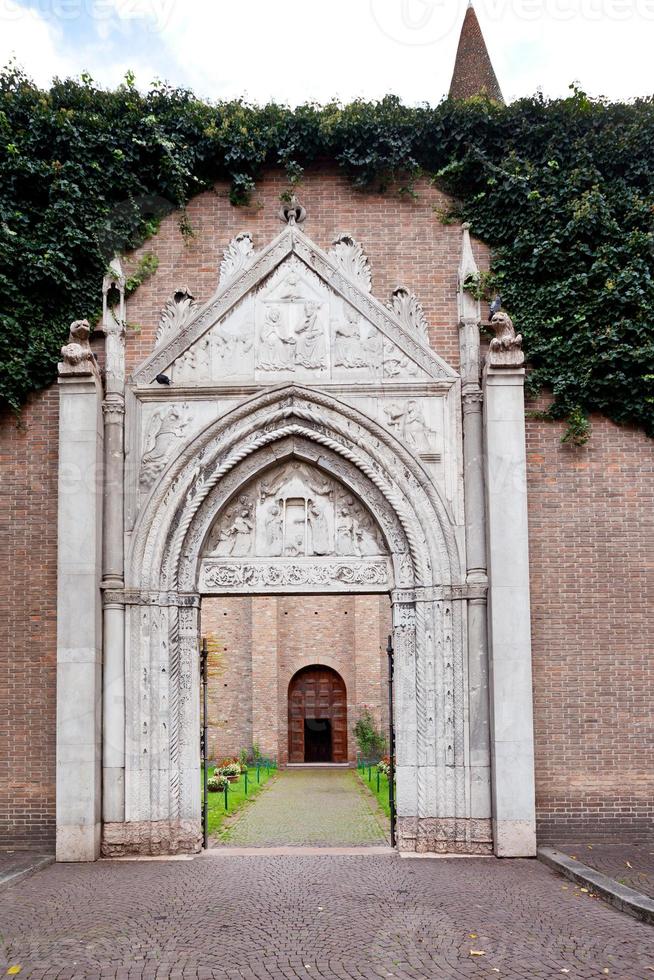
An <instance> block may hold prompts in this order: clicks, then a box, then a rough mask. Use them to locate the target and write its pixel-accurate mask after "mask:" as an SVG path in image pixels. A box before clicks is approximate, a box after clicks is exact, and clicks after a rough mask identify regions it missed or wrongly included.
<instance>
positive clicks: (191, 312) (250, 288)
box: [134, 224, 456, 387]
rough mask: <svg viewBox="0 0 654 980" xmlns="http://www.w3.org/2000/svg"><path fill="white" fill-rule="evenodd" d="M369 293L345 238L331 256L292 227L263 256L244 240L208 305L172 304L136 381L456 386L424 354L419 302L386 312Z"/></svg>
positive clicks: (181, 299) (180, 300) (230, 254)
mask: <svg viewBox="0 0 654 980" xmlns="http://www.w3.org/2000/svg"><path fill="white" fill-rule="evenodd" d="M191 285H192V284H191ZM370 288H371V277H370V269H369V266H368V261H367V259H366V257H365V254H364V252H363V249H362V247H361V245H360V244H359V243H357V242H355V241H354V240H353V239H351V238H349V236H341V237H340V238H339V239H337V240H336V242H335V244H334V246H333V247H332V250H331V252H330V253H329V254H327V253H326V252H323V251H322V250H321V249H320V248H319V247H318V246H317V245H316V244H315V243H313V242H312V241H311V240H310V239H308V238H307V237H306V235H304V234H303V232H302V231H300V230H299V228H298V227H297V225H295V224H293V225H289V226H288V227H287V228H286V230H285V231H283V232H282V233H281V235H279V236H278V237H277V238H276V239H275V240H274V241H273V242H271V243H270V244H269V245H268V246H267V247H265V248H263V249H260V250H259V251H255V249H254V246H253V243H252V239H251V237H250V236H249V234H245V233H244V234H243V235H240V236H238V237H237V238H236V239H234V240H233V241H232V242H231V243H230V244H229V245H228V246H227V248H226V249H225V258H224V260H223V263H222V266H221V275H220V282H219V285H218V288H217V291H216V293H215V294H214V295H213V296H212V298H211V299H210V300H209V301H208V302H207V303H205V304H204V305H203V306H201V305H198V304H193V303H192V298H191V297H190V293H189V292H188V290H186V291H185V292H184V294H183V296H182V294H179V296H177V295H176V297H175V301H171V302H170V303H169V304H168V306H167V308H166V310H165V311H164V313H163V314H162V324H164V326H165V329H163V328H162V329H160V331H159V335H158V345H157V347H156V348H155V350H154V352H153V353H152V354H151V355H150V357H149V358H148V359H147V360H146V361H145V362H144V363H143V364H142V365H141V366H140V367H139V368H138V369H137V370H136V372H135V373H134V381H135V383H136V385H137V386H140V385H146V386H147V385H149V384H151V383H152V381H153V380H154V379H155V377H156V376H157V374H161V373H165V374H167V375H168V376H169V377H171V379H172V381H173V383H174V384H175V385H179V386H182V387H193V386H214V385H226V384H234V383H239V384H244V383H249V384H278V383H279V382H281V381H286V380H296V381H299V382H304V383H311V382H316V383H321V382H337V383H343V384H348V383H355V384H357V383H359V382H363V383H371V382H381V381H384V380H389V381H392V380H400V381H401V380H405V379H406V380H418V381H428V380H430V379H447V380H454V379H455V378H456V372H454V371H453V370H452V368H450V367H449V366H448V365H447V364H446V363H445V362H444V361H443V360H442V359H441V358H439V357H438V355H437V354H435V353H434V352H433V351H432V350H431V349H430V348H429V346H428V343H427V340H426V335H427V333H426V331H427V326H426V320H425V317H424V314H423V312H422V308H421V307H420V304H419V302H418V301H417V299H416V298H415V297H413V296H411V297H409V294H408V293H407V294H406V297H405V296H404V293H405V292H406V291H402V295H401V297H400V299H405V300H406V302H400V301H399V300H398V296H397V295H396V296H394V297H393V301H391V302H390V303H388V305H387V304H385V303H383V302H380V301H379V300H378V299H376V298H375V297H374V296H373V295H372V294H371V292H370ZM397 292H398V291H396V293H397Z"/></svg>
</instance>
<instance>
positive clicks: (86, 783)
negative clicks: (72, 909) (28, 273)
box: [56, 321, 103, 861]
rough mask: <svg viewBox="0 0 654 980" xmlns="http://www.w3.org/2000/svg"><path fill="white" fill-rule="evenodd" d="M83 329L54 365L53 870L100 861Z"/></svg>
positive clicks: (98, 622)
mask: <svg viewBox="0 0 654 980" xmlns="http://www.w3.org/2000/svg"><path fill="white" fill-rule="evenodd" d="M88 332H89V328H88V324H86V323H85V321H81V322H78V323H77V324H73V327H72V328H71V339H70V342H69V344H68V345H67V346H66V347H64V348H63V351H62V353H63V355H64V360H63V362H62V364H60V365H59V373H60V377H59V480H58V532H57V533H58V545H57V791H56V792H57V845H56V854H57V860H58V861H94V860H95V859H96V858H97V857H98V856H99V852H100V820H101V769H100V767H101V751H102V749H101V704H102V639H101V637H102V612H101V602H100V573H101V562H102V444H103V428H102V413H101V404H102V386H101V383H100V378H99V375H98V371H97V368H96V365H95V360H94V358H93V355H92V354H91V352H90V348H89V346H88Z"/></svg>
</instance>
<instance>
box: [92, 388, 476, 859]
mask: <svg viewBox="0 0 654 980" xmlns="http://www.w3.org/2000/svg"><path fill="white" fill-rule="evenodd" d="M284 460H298V461H301V462H303V463H306V464H310V465H311V466H313V467H315V468H316V469H317V470H318V471H320V472H321V473H323V474H325V475H326V476H328V477H329V478H330V479H333V480H334V481H336V482H337V483H338V484H339V485H341V486H343V487H345V488H347V490H348V491H349V493H351V494H352V495H353V497H354V498H356V499H357V500H359V501H360V502H362V504H364V505H365V507H366V508H367V510H368V512H369V513H370V515H371V516H372V518H373V519H374V521H375V523H376V525H377V527H378V528H379V531H380V534H381V535H382V537H383V539H384V541H385V543H386V548H387V552H388V555H387V558H388V564H387V566H386V571H384V572H383V573H382V571H381V570H380V569H377V570H376V571H375V572H374V574H375V575H378V576H379V577H378V578H377V580H376V581H375V582H374V588H373V589H372V591H385V592H388V593H389V594H390V597H391V602H392V607H393V642H394V647H395V659H396V672H395V686H396V691H395V694H396V717H395V728H396V738H397V796H398V815H399V822H398V830H399V842H400V846H401V847H404V848H407V849H415V848H416V847H417V848H419V849H424V850H429V849H438V848H439V847H440V849H450V850H457V849H459V850H470V849H471V838H472V835H473V834H474V833H475V829H476V828H475V824H474V821H472V820H471V819H470V817H471V809H470V798H471V793H470V768H469V762H468V759H467V727H466V726H467V708H466V702H465V698H464V691H465V671H466V665H465V662H464V648H465V646H464V631H465V626H464V623H465V601H466V598H467V595H466V591H465V589H466V587H465V567H464V562H463V559H462V554H461V550H462V549H461V540H462V536H461V534H459V533H458V532H457V528H456V526H455V524H454V521H453V519H452V517H451V515H450V514H449V512H448V509H447V507H446V505H445V504H444V503H443V501H442V500H441V498H440V496H439V494H438V491H437V490H436V488H435V486H434V483H433V481H431V480H430V479H429V478H428V477H427V476H426V474H425V471H424V469H423V468H422V466H421V463H420V462H419V461H418V460H417V459H415V458H414V457H413V456H412V455H411V453H410V452H409V451H408V450H407V449H406V448H405V447H404V446H403V445H402V444H401V443H400V441H399V440H398V439H397V438H396V437H395V436H394V435H393V433H391V432H389V431H388V429H385V428H384V427H383V426H381V425H380V424H379V423H376V422H374V421H373V420H372V419H371V418H369V417H368V416H366V415H364V414H362V413H361V412H359V411H358V410H356V409H355V408H353V407H352V406H351V405H348V404H346V403H345V402H343V401H340V400H339V399H337V398H335V397H333V396H331V395H328V394H326V393H325V392H324V391H316V390H314V389H307V388H303V387H301V386H295V385H286V386H281V387H279V388H275V389H272V390H270V389H268V390H267V391H266V392H265V393H263V394H258V395H256V396H254V397H252V398H250V399H249V400H246V401H245V402H242V403H241V404H240V405H239V406H238V408H236V409H234V410H233V411H231V412H229V413H227V414H225V415H223V416H222V417H220V418H219V419H218V420H216V421H215V422H213V423H211V424H210V425H209V426H207V427H206V429H205V430H204V431H203V432H201V433H200V434H199V435H198V436H197V437H196V438H195V439H194V440H193V441H191V442H190V443H189V444H188V445H187V446H186V448H185V449H184V450H183V451H182V452H181V453H180V455H179V456H178V457H177V458H176V459H175V460H174V461H173V462H172V463H171V464H170V465H169V466H168V468H167V469H166V471H165V472H164V473H163V474H162V475H161V477H160V479H159V481H158V483H157V484H156V486H155V487H154V488H153V489H152V491H151V492H150V494H149V496H148V498H147V500H146V501H145V502H144V505H143V506H142V508H141V512H140V516H139V518H138V520H137V523H136V525H135V527H134V531H133V534H132V543H131V547H130V550H129V555H128V561H127V568H126V574H127V581H126V586H127V591H126V597H127V605H128V613H127V630H126V661H127V667H128V669H127V671H126V676H127V686H126V732H125V744H126V772H125V819H126V823H127V824H130V823H132V824H135V825H137V826H139V827H141V830H140V831H139V832H140V833H141V834H144V833H147V832H148V829H147V828H148V827H152V828H153V831H152V832H155V833H159V832H160V829H159V828H160V825H161V822H165V823H166V826H167V828H168V831H167V832H168V833H169V834H170V835H171V837H175V839H176V841H177V844H176V846H177V847H179V848H180V849H181V848H184V849H193V848H194V847H196V846H197V845H198V842H199V819H200V795H199V781H198V778H197V774H198V768H199V750H198V739H197V730H198V726H199V707H198V706H199V700H198V672H197V646H198V625H199V604H200V594H201V593H204V592H205V591H206V580H202V576H203V574H204V569H203V554H204V552H205V548H206V544H207V540H208V535H209V533H210V530H211V528H212V526H213V525H214V522H215V520H216V517H217V515H218V514H220V512H221V510H222V509H223V508H224V507H225V506H226V504H228V502H229V501H230V500H231V499H233V498H234V495H235V494H238V492H239V490H240V488H242V487H245V486H246V485H247V484H248V483H250V482H251V481H252V480H253V479H254V478H256V477H258V476H259V475H261V474H263V473H265V472H266V471H267V470H270V469H271V468H272V467H274V466H279V464H280V462H281V461H284ZM321 574H322V573H321ZM338 574H339V575H340V576H341V578H340V581H339V586H340V588H341V590H342V589H343V588H344V587H345V588H348V589H349V588H352V589H355V590H356V588H357V587H358V586H359V585H361V586H362V591H371V585H370V580H369V579H365V580H361V581H359V580H357V575H360V574H362V573H361V572H360V571H359V570H357V569H353V568H352V567H351V565H349V564H347V563H344V564H343V565H342V568H341V570H340V571H339V573H338ZM244 584H245V587H248V582H245V583H244ZM262 587H266V588H274V584H273V585H272V586H271V585H270V582H265V584H264V586H261V584H259V585H257V584H256V583H255V584H254V586H252V585H250V586H249V588H250V590H251V591H256V590H257V589H261V588H262ZM284 587H287V586H284ZM294 587H296V588H297V589H298V590H300V591H302V590H303V589H304V591H313V589H312V588H310V587H309V583H306V582H304V583H303V582H302V581H301V578H300V580H298V581H295V582H294ZM230 588H231V589H233V588H234V584H233V582H231V583H228V584H227V585H226V586H225V587H224V591H229V589H230ZM241 591H243V590H241ZM144 825H145V829H144ZM478 829H479V828H477V830H478ZM105 832H106V831H105ZM483 833H484V834H486V836H489V834H488V831H487V828H486V826H485V825H484V828H483ZM440 842H442V845H441V843H440Z"/></svg>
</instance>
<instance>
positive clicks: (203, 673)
mask: <svg viewBox="0 0 654 980" xmlns="http://www.w3.org/2000/svg"><path fill="white" fill-rule="evenodd" d="M208 659H209V647H208V645H207V638H206V636H203V637H202V645H201V647H200V700H201V708H200V766H201V769H200V771H201V773H202V846H203V847H204V848H205V849H206V848H207V847H208V846H209V826H208V818H209V808H208V792H209V791H208V789H207V780H208V773H207V749H208V747H209V746H208V740H207V728H208V725H209V719H208V713H207V687H208V684H207V661H208Z"/></svg>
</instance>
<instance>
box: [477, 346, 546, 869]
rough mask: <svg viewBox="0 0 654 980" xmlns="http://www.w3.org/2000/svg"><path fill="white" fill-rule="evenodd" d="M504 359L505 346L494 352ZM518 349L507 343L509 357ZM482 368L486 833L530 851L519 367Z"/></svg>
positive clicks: (497, 842) (504, 847)
mask: <svg viewBox="0 0 654 980" xmlns="http://www.w3.org/2000/svg"><path fill="white" fill-rule="evenodd" d="M498 353H499V355H500V356H499V360H500V361H503V362H506V361H507V360H508V359H509V358H508V357H507V355H506V351H499V352H498ZM519 355H520V356H521V351H519V350H518V349H517V346H516V349H515V358H514V359H515V360H516V361H519V360H520V356H519ZM490 359H491V362H490V364H487V366H486V368H485V370H484V423H485V438H486V447H485V448H486V500H487V527H488V556H489V579H490V585H489V603H488V625H489V641H490V691H491V752H492V795H493V837H494V847H495V853H496V854H497V855H498V856H499V857H529V856H531V855H534V854H535V853H536V830H535V799H534V737H533V709H532V686H531V630H530V609H529V547H528V546H529V539H528V528H527V486H526V448H525V421H524V391H523V389H524V375H525V372H524V369H523V368H522V367H517V366H511V365H508V366H507V365H506V364H504V365H503V366H501V367H495V366H494V365H493V348H492V347H491V354H490Z"/></svg>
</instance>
